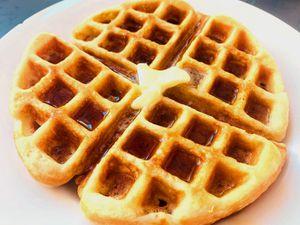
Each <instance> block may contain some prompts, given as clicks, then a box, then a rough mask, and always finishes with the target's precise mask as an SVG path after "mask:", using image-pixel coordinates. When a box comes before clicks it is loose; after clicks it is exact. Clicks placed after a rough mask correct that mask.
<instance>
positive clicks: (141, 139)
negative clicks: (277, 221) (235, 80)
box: [82, 97, 283, 224]
mask: <svg viewBox="0 0 300 225" xmlns="http://www.w3.org/2000/svg"><path fill="white" fill-rule="evenodd" d="M174 112H176V113H174ZM153 118H154V119H153ZM165 118H172V119H169V120H168V121H169V122H168V123H166V120H165ZM150 121H151V122H150ZM195 131H198V132H197V133H196V132H195ZM195 134H197V135H195ZM282 154H283V152H280V151H278V149H277V147H275V146H274V145H273V144H272V143H271V142H266V141H265V139H263V138H261V137H259V136H256V135H249V134H247V133H246V132H244V131H241V130H240V129H238V128H234V127H231V126H229V125H228V124H225V123H222V122H220V121H217V120H215V119H213V118H212V117H210V116H207V115H205V114H203V113H200V112H197V111H196V110H194V109H191V108H190V107H186V106H183V105H182V104H179V103H177V102H175V101H173V100H171V99H168V98H165V97H163V98H162V99H159V100H158V101H156V102H153V103H152V105H149V106H147V107H146V108H144V109H143V110H142V111H141V113H140V114H139V115H138V116H137V118H136V119H135V120H134V121H133V122H132V124H131V125H130V126H129V127H128V129H127V130H126V131H125V132H124V134H123V135H122V136H121V137H120V139H119V140H118V141H117V142H116V143H115V145H114V146H113V147H112V148H111V150H110V151H109V153H108V154H107V155H106V157H105V158H104V159H103V160H101V162H100V163H99V164H98V165H97V167H96V168H95V170H94V171H93V173H92V175H91V177H90V178H89V180H88V183H87V184H85V190H84V192H86V193H85V194H83V195H82V204H83V205H84V204H86V203H88V202H89V203H88V205H87V206H86V207H88V208H89V210H90V211H94V210H96V211H97V209H100V208H102V210H101V212H100V211H99V212H97V214H99V215H101V214H102V213H103V215H106V214H107V213H109V212H108V211H109V210H110V208H108V209H107V211H106V209H103V206H104V205H110V206H112V207H120V206H118V205H119V204H122V207H123V208H122V210H121V209H120V211H122V212H124V215H125V214H127V213H129V214H131V213H133V214H134V216H143V215H149V214H148V213H151V212H164V213H167V214H169V215H172V216H173V217H174V218H177V219H179V218H180V219H179V220H181V219H184V215H182V214H181V213H182V212H183V211H185V212H186V210H191V211H193V210H195V209H197V210H200V211H201V210H202V209H203V208H205V209H203V210H204V211H205V210H212V209H214V208H218V207H219V206H220V205H221V206H220V207H221V208H222V207H224V208H225V207H228V204H230V202H231V201H233V198H235V200H237V199H236V198H241V197H242V196H244V195H245V194H246V195H248V194H249V193H248V191H249V189H248V188H249V185H253V183H252V182H253V179H255V178H254V177H257V176H258V173H259V171H260V169H261V167H262V166H264V165H266V163H267V162H268V161H269V160H274V161H275V162H276V163H275V164H277V163H280V161H281V160H282V158H281V157H283V155H282ZM265 169H266V170H268V171H266V174H270V173H272V172H271V171H272V170H273V168H272V166H271V167H270V168H267V167H265ZM273 172H274V171H273ZM256 188H264V187H262V186H260V187H256ZM193 193H197V195H193ZM99 194H100V195H99ZM89 196H93V197H92V198H94V200H95V199H97V203H96V204H93V201H91V199H89ZM141 196H142V197H141ZM199 196H201V199H198V197H199ZM252 197H254V195H253V196H252ZM191 198H196V200H195V201H198V202H193V203H191V208H188V209H187V208H186V207H187V203H188V204H190V201H191ZM89 200H90V201H89ZM116 200H118V201H116ZM120 200H121V201H120ZM204 202H205V203H204ZM221 202H222V204H221ZM225 202H226V203H225ZM194 204H196V205H194ZM202 204H205V206H203V205H202ZM83 207H85V206H83ZM239 207H243V205H242V204H241V205H240V206H239ZM183 209H184V210H183ZM131 210H132V211H131ZM127 211H128V212H127ZM125 212H126V213H125ZM198 213H199V212H198ZM200 213H201V212H200ZM100 217H101V216H100ZM206 219H207V221H205V222H212V221H213V218H206ZM100 220H101V221H103V222H105V216H103V217H101V219H100ZM204 220H205V219H204ZM173 222H174V221H173ZM177 222H178V221H177ZM177 222H174V223H175V224H176V223H177ZM203 224H205V223H204V222H203Z"/></svg>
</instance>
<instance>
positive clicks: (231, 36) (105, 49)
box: [73, 1, 288, 141]
mask: <svg viewBox="0 0 300 225" xmlns="http://www.w3.org/2000/svg"><path fill="white" fill-rule="evenodd" d="M170 18H171V20H170ZM95 21H97V22H95ZM134 21H135V22H134ZM174 21H175V22H174ZM176 21H177V22H176ZM178 21H180V22H178ZM134 24H135V25H134ZM138 24H139V25H138ZM175 24H178V25H175ZM157 26H161V28H163V27H164V28H163V29H160V28H158V27H157ZM133 28H136V29H133ZM95 30H97V32H95ZM162 30H164V32H162ZM185 30H189V31H190V32H186V31H185ZM117 33H118V35H114V34H117ZM171 33H173V35H169V34H171ZM183 34H185V35H186V38H183V37H181V36H182V35H183ZM91 35H92V38H91V37H90V36H91ZM180 35H181V36H180ZM152 36H153V37H152ZM165 37H170V40H169V41H168V42H167V44H165V45H161V44H158V43H157V42H159V41H158V40H154V38H157V39H161V40H167V38H166V39H165ZM73 38H74V42H75V44H76V45H77V46H79V48H81V49H82V50H84V51H86V52H87V53H88V54H90V55H92V56H94V57H95V58H97V59H98V60H100V61H102V62H103V63H104V64H106V65H107V66H108V67H110V68H111V69H112V70H115V71H117V73H119V74H122V75H125V76H127V78H129V79H130V80H131V81H133V82H138V81H137V78H136V64H137V63H148V64H149V65H150V67H152V68H154V69H164V68H166V67H167V66H170V65H172V64H176V63H177V65H178V66H179V67H181V68H183V69H185V70H186V71H187V72H189V74H190V76H191V78H192V81H193V85H194V86H196V87H198V91H196V90H194V88H192V87H186V86H185V87H184V88H183V89H182V91H178V88H174V91H173V92H169V94H166V95H165V96H167V97H170V98H172V99H173V100H176V101H179V102H180V103H183V104H185V105H188V106H191V107H193V105H192V104H190V100H189V99H197V100H196V101H197V102H201V104H202V106H199V105H200V103H196V104H197V106H196V107H195V108H196V109H197V110H199V111H201V112H205V113H207V114H209V115H211V116H213V117H215V118H217V119H218V120H221V121H223V122H227V123H229V124H231V125H232V126H237V127H239V128H241V129H245V130H247V131H248V132H250V133H256V134H259V135H263V136H265V137H267V138H268V139H272V140H275V141H281V140H282V139H283V138H284V136H285V131H286V128H287V118H288V100H287V95H286V93H285V92H284V88H283V82H282V80H281V75H280V74H279V72H278V69H277V66H276V64H275V62H274V60H273V59H272V58H271V56H270V55H269V54H268V53H267V52H266V51H265V50H264V49H263V48H261V46H260V45H259V44H258V43H257V42H256V39H255V38H254V37H253V36H252V35H251V34H250V33H249V32H248V31H247V29H246V28H245V27H243V26H242V25H241V24H239V23H237V22H236V21H234V20H233V19H231V18H229V17H225V16H213V17H209V16H205V15H203V14H201V13H196V12H195V11H194V10H193V9H192V8H190V7H189V6H187V5H186V4H184V3H182V2H180V1H161V3H159V1H133V2H130V3H126V4H123V5H122V6H121V7H120V8H115V9H111V10H107V11H104V12H101V13H99V14H96V15H95V16H92V17H91V18H89V19H87V20H86V21H84V22H83V23H82V24H81V25H79V26H78V27H77V28H76V29H75V31H74V32H73ZM147 38H148V39H147ZM192 39H194V40H192ZM191 40H192V42H191ZM125 42H126V44H124V43H125ZM165 42H166V41H165ZM178 42H180V43H182V44H178ZM140 43H144V44H142V45H140ZM163 43H164V42H163ZM148 44H149V45H148ZM123 45H124V48H123V47H122V50H120V49H118V48H119V47H120V46H123ZM147 45H148V46H150V47H149V48H148V47H145V46H147ZM99 46H100V47H99ZM186 48H187V49H186ZM172 49H173V50H172ZM174 49H176V50H174ZM155 52H156V53H155ZM179 52H181V53H182V54H183V57H182V58H181V54H179ZM137 53H138V55H139V56H138V57H137ZM157 53H159V54H157ZM174 54H175V55H174ZM154 55H156V57H154ZM152 56H153V57H152ZM175 56H176V57H175ZM170 58H171V59H172V60H171V61H172V63H171V64H169V62H170ZM163 61H165V62H167V63H166V65H167V66H165V65H164V64H162V63H161V62H163ZM179 89H180V88H179ZM175 92H176V93H177V94H173V93H175ZM183 92H184V93H183ZM277 118H282V119H281V120H278V119H277Z"/></svg>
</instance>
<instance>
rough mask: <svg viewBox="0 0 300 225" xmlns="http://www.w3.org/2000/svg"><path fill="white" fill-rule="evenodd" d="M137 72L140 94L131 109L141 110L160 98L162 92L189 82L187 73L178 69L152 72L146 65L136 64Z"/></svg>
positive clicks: (172, 68)
mask: <svg viewBox="0 0 300 225" xmlns="http://www.w3.org/2000/svg"><path fill="white" fill-rule="evenodd" d="M137 71H138V76H139V81H140V87H141V88H142V94H141V96H139V97H138V98H137V99H135V100H134V101H133V102H132V104H131V107H132V108H133V109H141V108H143V107H144V106H146V105H149V104H150V103H152V102H153V101H155V100H156V99H159V98H161V96H162V94H163V92H164V91H165V90H167V89H168V88H171V87H175V86H177V85H179V84H182V83H188V82H189V81H190V76H189V75H188V73H187V72H186V71H184V70H182V69H179V68H178V67H171V68H169V69H166V70H154V69H151V68H150V67H149V66H148V65H147V64H138V65H137Z"/></svg>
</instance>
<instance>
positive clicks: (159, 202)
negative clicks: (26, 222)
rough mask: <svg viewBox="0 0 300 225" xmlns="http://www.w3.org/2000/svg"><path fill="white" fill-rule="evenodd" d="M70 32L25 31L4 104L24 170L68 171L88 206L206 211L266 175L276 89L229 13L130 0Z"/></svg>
mask: <svg viewBox="0 0 300 225" xmlns="http://www.w3.org/2000/svg"><path fill="white" fill-rule="evenodd" d="M72 36H73V39H74V43H75V45H73V44H70V43H67V42H66V41H64V40H62V39H61V38H59V37H57V36H55V35H52V34H48V33H44V34H40V35H39V36H38V37H37V38H35V39H34V40H33V42H32V43H31V44H30V46H29V47H28V49H27V51H26V53H25V55H24V57H23V60H22V62H21V65H20V66H19V68H18V70H17V73H16V77H15V80H14V85H13V94H12V100H11V106H10V108H11V112H12V115H13V117H14V118H15V135H14V138H15V142H16V146H17V150H18V153H19V155H20V157H21V158H22V160H23V162H24V164H25V165H26V167H27V169H28V171H29V172H30V173H31V174H32V176H33V177H34V178H35V179H36V180H38V181H40V182H41V183H44V184H47V185H50V186H59V185H62V184H64V183H66V182H68V181H70V180H71V179H73V178H75V179H76V182H77V184H78V193H79V195H80V201H81V207H82V210H83V212H84V213H85V215H86V216H87V217H88V218H89V219H91V220H92V221H95V222H97V223H99V224H116V225H117V224H178V225H181V224H199V225H202V224H203V225H204V224H211V223H214V222H215V221H217V220H219V219H221V218H224V217H226V216H228V215H230V214H232V213H234V212H236V211H238V210H240V209H242V208H244V207H245V206H247V205H249V204H250V203H252V202H253V201H254V200H256V199H257V198H258V197H259V196H260V195H261V194H262V193H263V192H264V191H266V190H267V188H268V187H269V186H270V185H271V184H272V183H273V182H274V181H275V179H276V178H277V176H278V175H279V173H280V171H281V169H282V166H283V165H284V162H285V159H286V149H285V145H284V144H281V143H277V142H275V141H281V140H282V139H283V138H284V136H285V132H286V128H287V123H288V99H287V95H286V93H285V92H284V87H283V83H282V80H281V75H280V73H279V71H278V69H277V67H276V64H275V62H274V60H273V59H272V58H271V56H270V55H269V54H268V53H267V52H266V50H264V49H263V48H262V47H261V46H260V45H259V44H258V42H257V41H256V39H255V38H254V37H253V36H252V35H251V34H250V33H249V31H247V29H246V28H244V27H243V26H242V25H240V24H239V23H237V22H236V21H234V20H233V19H231V18H229V17H225V16H207V15H203V14H201V13H198V12H196V11H194V10H193V8H191V7H190V6H189V5H188V4H186V3H184V2H182V1H178V0H173V1H170V0H160V1H158V0H153V1H152V0H151V1H149V0H144V1H130V2H128V3H124V4H123V5H121V6H120V7H117V8H113V9H109V10H105V11H103V12H101V13H98V14H96V15H93V16H92V17H90V18H88V19H87V20H86V21H84V22H83V23H82V24H80V25H79V26H78V27H77V28H76V29H75V30H74V32H73V34H72ZM139 63H145V64H148V65H149V68H152V69H153V70H152V69H147V68H148V67H147V66H145V65H139V66H138V65H137V64H139ZM172 65H177V68H171V69H169V70H164V69H166V68H168V67H170V66H172ZM178 67H179V68H181V69H183V70H179V69H178ZM141 68H142V69H141ZM143 68H144V69H143ZM138 70H139V73H138V72H137V71H138ZM157 70H164V71H157ZM184 70H185V72H184ZM147 71H148V72H147ZM173 73H174V77H172V74H173ZM177 73H178V74H181V75H182V76H179V75H178V74H177ZM177 75H178V76H177ZM147 76H148V77H147ZM162 76H164V77H163V78H162ZM178 77H181V79H178ZM186 77H188V78H190V82H189V83H188V82H187V79H186ZM155 79H156V81H153V80H155ZM172 79H174V80H172ZM151 80H152V81H151ZM151 82H152V83H151ZM149 83H151V84H149ZM179 83H182V84H179ZM137 102H138V104H136V103H137Z"/></svg>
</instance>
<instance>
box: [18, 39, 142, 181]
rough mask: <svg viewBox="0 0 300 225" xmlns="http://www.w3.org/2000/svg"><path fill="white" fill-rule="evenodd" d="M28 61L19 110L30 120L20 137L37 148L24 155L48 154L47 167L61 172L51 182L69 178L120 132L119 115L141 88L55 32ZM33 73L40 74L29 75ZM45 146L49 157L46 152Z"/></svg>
mask: <svg viewBox="0 0 300 225" xmlns="http://www.w3.org/2000/svg"><path fill="white" fill-rule="evenodd" d="M23 66H24V67H22V66H21V69H20V71H23V74H21V75H20V79H19V80H18V81H17V83H19V84H20V85H19V87H20V88H18V91H17V93H16V95H15V99H14V100H15V106H17V107H15V109H17V110H16V111H15V112H14V113H15V116H16V118H20V117H21V118H20V119H21V120H22V118H26V119H27V121H26V122H24V123H23V125H22V128H21V129H20V134H19V137H17V140H19V142H20V143H22V144H24V141H25V142H26V144H30V143H32V146H31V148H32V149H35V150H34V152H30V151H31V150H28V151H29V152H26V153H25V152H24V155H23V156H22V157H29V156H30V155H31V157H32V155H35V154H36V157H41V158H43V160H40V161H39V163H41V165H40V166H41V168H43V169H45V170H47V169H49V170H54V171H56V172H57V173H59V176H58V174H55V175H54V176H56V177H51V174H49V176H50V180H49V184H51V183H52V182H53V183H57V182H58V183H61V182H62V183H63V182H66V181H67V180H69V179H71V178H72V177H73V176H74V175H76V174H78V173H82V172H83V171H84V170H86V169H88V168H86V167H90V166H91V165H89V164H90V161H89V160H93V159H92V158H91V159H89V157H95V155H94V156H93V152H91V151H93V146H94V145H96V146H97V144H98V143H97V142H103V141H105V138H104V137H106V138H109V135H111V134H110V132H112V133H113V132H114V131H115V130H114V128H113V127H114V126H115V124H118V118H122V115H123V114H125V115H126V113H129V112H130V110H131V109H129V108H128V105H130V104H131V101H132V100H133V99H135V98H136V97H137V96H138V94H139V91H138V89H137V88H134V87H133V85H132V83H130V82H129V81H128V80H126V79H125V78H122V77H120V76H118V75H116V74H115V73H114V72H112V71H111V70H109V69H108V68H106V67H105V66H104V65H102V64H101V63H99V62H98V61H97V60H95V59H93V58H92V57H90V56H88V55H87V54H85V53H83V52H81V51H80V50H79V49H77V48H76V47H75V46H72V45H70V44H68V43H66V42H64V41H62V40H60V39H58V38H57V37H55V36H52V35H50V34H42V35H40V36H39V37H38V38H37V39H36V40H35V41H34V42H33V43H32V45H31V49H30V54H28V56H27V58H26V59H25V61H24V64H23ZM41 68H43V69H41ZM41 71H42V72H43V73H41ZM46 71H47V72H46ZM27 74H32V75H33V77H35V78H34V79H28V77H27ZM36 74H38V75H36ZM23 75H24V77H23ZM36 77H38V79H36ZM16 85H18V84H16ZM19 104H22V105H19ZM28 118H29V120H28ZM123 119H124V118H123ZM113 135H114V134H113ZM95 142H96V144H95ZM35 146H37V147H35ZM98 147H99V146H98ZM40 149H41V150H42V151H43V152H44V153H46V154H47V156H46V155H45V154H42V155H41V151H40ZM96 150H97V149H96ZM96 154H99V153H96ZM96 158H97V157H96ZM33 166H34V167H37V166H39V165H33ZM53 168H55V169H53ZM34 169H37V168H32V171H33V170H34ZM37 171H39V172H41V174H36V176H42V177H40V178H39V177H37V178H38V179H41V180H43V179H44V180H46V179H45V178H44V177H43V176H44V175H45V174H43V173H44V172H43V171H41V170H40V169H37Z"/></svg>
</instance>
